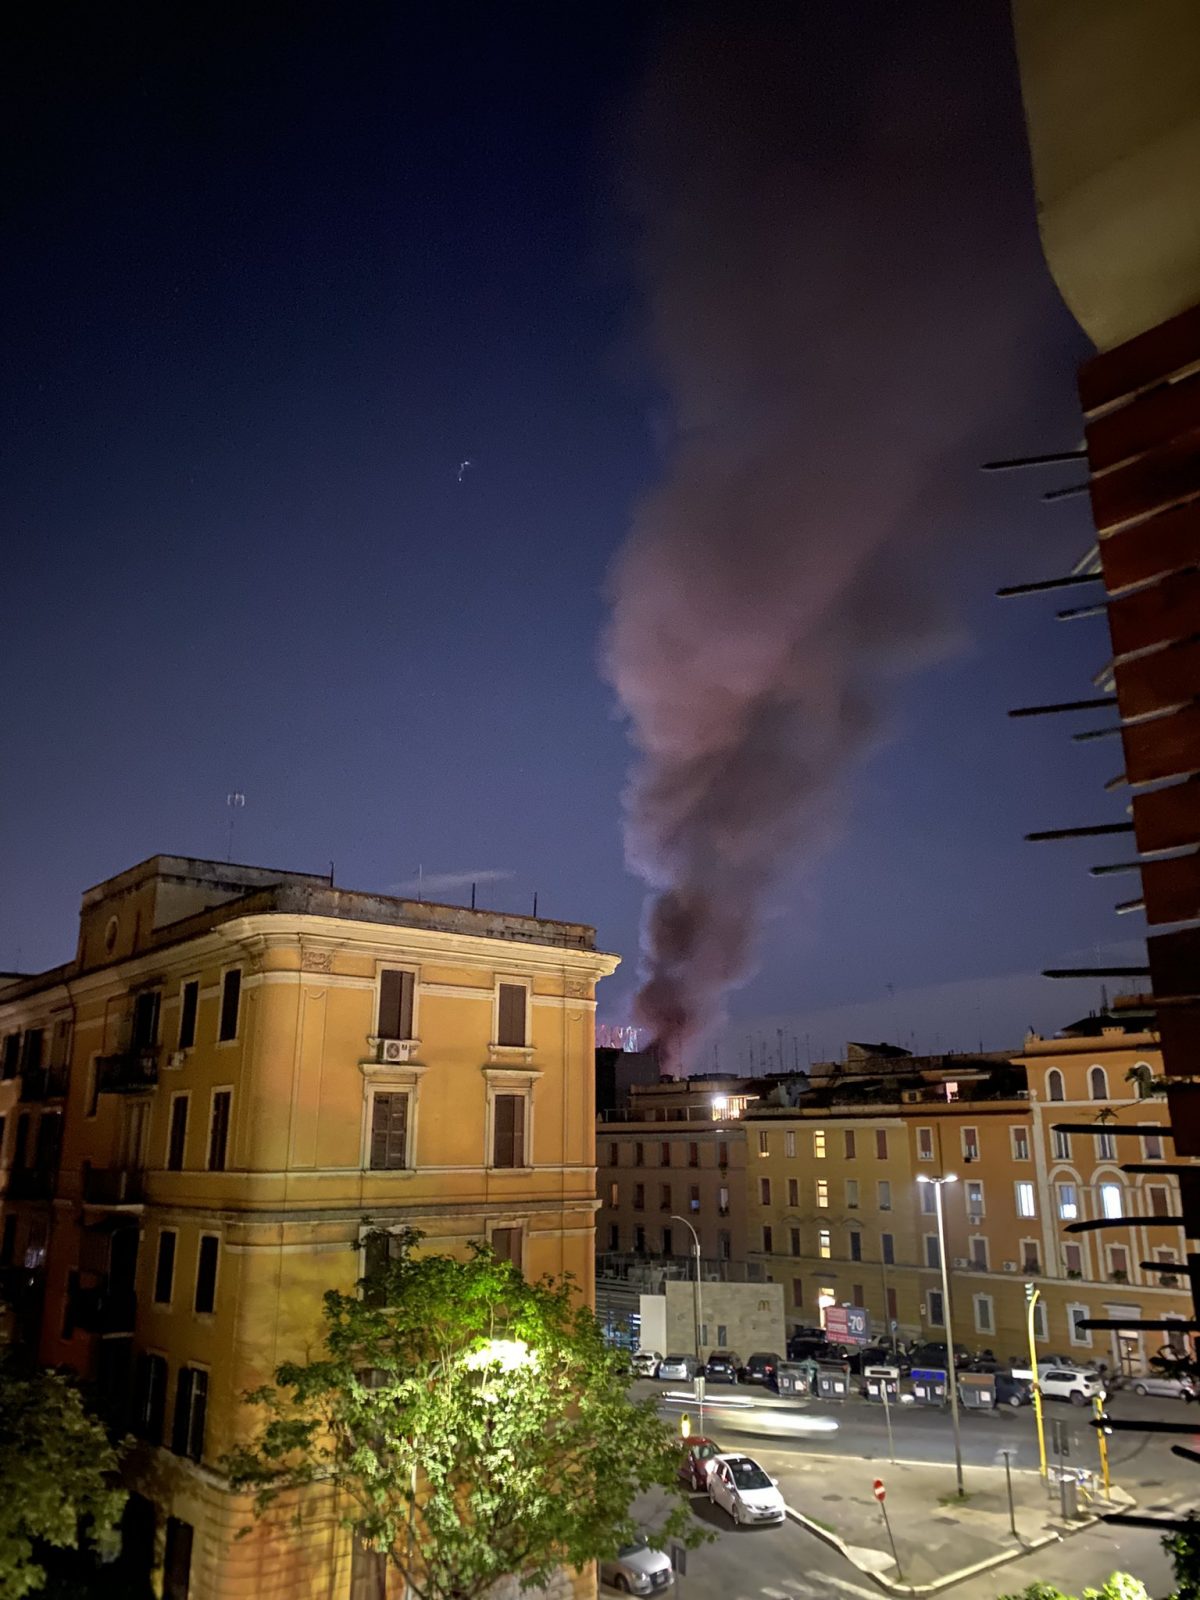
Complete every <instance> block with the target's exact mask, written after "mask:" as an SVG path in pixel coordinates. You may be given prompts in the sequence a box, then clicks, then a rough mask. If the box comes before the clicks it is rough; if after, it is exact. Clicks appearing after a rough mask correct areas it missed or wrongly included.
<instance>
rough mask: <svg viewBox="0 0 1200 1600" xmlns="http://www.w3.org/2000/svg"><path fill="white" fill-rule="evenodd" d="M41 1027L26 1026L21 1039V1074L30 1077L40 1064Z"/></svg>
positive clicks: (37, 1070)
mask: <svg viewBox="0 0 1200 1600" xmlns="http://www.w3.org/2000/svg"><path fill="white" fill-rule="evenodd" d="M42 1036H43V1030H42V1029H41V1028H26V1030H25V1034H24V1037H23V1038H22V1040H21V1076H22V1077H32V1076H33V1075H34V1073H36V1072H39V1071H40V1070H41V1066H42Z"/></svg>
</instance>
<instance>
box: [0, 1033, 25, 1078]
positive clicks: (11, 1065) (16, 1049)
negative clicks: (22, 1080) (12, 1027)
mask: <svg viewBox="0 0 1200 1600" xmlns="http://www.w3.org/2000/svg"><path fill="white" fill-rule="evenodd" d="M20 1058H21V1035H20V1034H19V1033H10V1034H8V1035H7V1036H6V1038H5V1040H4V1064H3V1067H0V1077H2V1078H3V1079H4V1080H5V1082H7V1081H8V1079H9V1078H15V1077H16V1075H17V1063H18V1061H19V1060H20Z"/></svg>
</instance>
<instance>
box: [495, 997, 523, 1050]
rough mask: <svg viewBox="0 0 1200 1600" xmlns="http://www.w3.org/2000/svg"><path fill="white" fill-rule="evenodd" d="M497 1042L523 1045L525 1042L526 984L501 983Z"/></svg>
mask: <svg viewBox="0 0 1200 1600" xmlns="http://www.w3.org/2000/svg"><path fill="white" fill-rule="evenodd" d="M496 1043H497V1044H508V1045H523V1044H524V1043H525V985H524V984H523V983H502V984H501V985H500V1025H499V1032H498V1035H497V1038H496Z"/></svg>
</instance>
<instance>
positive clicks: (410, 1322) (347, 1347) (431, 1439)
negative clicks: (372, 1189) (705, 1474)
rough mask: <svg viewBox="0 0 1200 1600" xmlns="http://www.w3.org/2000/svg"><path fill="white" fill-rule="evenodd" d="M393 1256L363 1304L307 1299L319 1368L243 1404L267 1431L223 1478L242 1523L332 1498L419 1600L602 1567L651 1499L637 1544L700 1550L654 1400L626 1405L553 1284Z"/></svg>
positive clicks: (563, 1289) (604, 1350)
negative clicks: (313, 1488)
mask: <svg viewBox="0 0 1200 1600" xmlns="http://www.w3.org/2000/svg"><path fill="white" fill-rule="evenodd" d="M397 1245H398V1246H399V1248H398V1251H397V1253H396V1254H395V1255H394V1256H392V1257H390V1258H388V1259H386V1260H385V1261H383V1262H382V1263H381V1265H380V1266H379V1267H378V1268H377V1269H376V1270H375V1271H373V1272H370V1273H368V1275H367V1277H366V1278H364V1279H363V1281H362V1283H361V1284H360V1289H361V1290H362V1293H361V1295H345V1294H340V1293H337V1292H336V1291H330V1292H329V1293H327V1294H326V1295H325V1333H324V1345H325V1349H324V1354H323V1355H322V1357H321V1358H320V1359H316V1360H311V1361H308V1362H305V1363H288V1364H286V1365H284V1366H281V1367H280V1368H279V1369H278V1371H277V1372H276V1374H275V1383H274V1384H273V1385H269V1386H268V1387H266V1388H264V1389H261V1390H258V1391H256V1392H255V1393H254V1394H252V1395H249V1396H247V1399H248V1401H249V1402H250V1403H251V1404H253V1405H256V1406H262V1407H264V1408H265V1410H266V1414H267V1419H266V1421H265V1424H264V1425H263V1426H262V1428H261V1431H260V1432H259V1434H258V1435H257V1437H256V1438H255V1439H254V1441H253V1442H252V1443H251V1444H250V1445H248V1446H245V1447H242V1448H240V1449H238V1450H235V1451H234V1452H233V1453H232V1454H231V1455H230V1456H229V1457H228V1458H227V1461H226V1466H227V1469H228V1471H229V1473H230V1477H231V1479H232V1481H233V1482H234V1484H235V1486H238V1487H250V1488H253V1489H254V1491H255V1510H256V1513H257V1514H258V1515H260V1516H261V1515H263V1514H264V1513H266V1512H267V1511H268V1509H269V1508H270V1507H271V1505H272V1503H273V1502H274V1501H275V1500H276V1498H277V1497H278V1496H279V1495H280V1493H281V1492H283V1491H284V1490H289V1489H294V1488H296V1487H302V1486H306V1485H310V1484H314V1483H325V1484H328V1485H330V1486H331V1487H332V1488H334V1489H336V1490H337V1491H338V1503H339V1504H340V1505H342V1506H348V1507H349V1510H348V1511H347V1512H346V1513H345V1514H344V1515H343V1517H342V1521H343V1524H344V1526H346V1527H348V1528H350V1529H351V1530H352V1532H353V1534H354V1537H355V1538H356V1539H358V1540H359V1541H360V1542H361V1543H362V1544H363V1545H365V1546H368V1547H370V1548H372V1549H375V1550H378V1551H381V1552H384V1553H385V1554H386V1557H387V1559H388V1560H389V1561H390V1562H391V1563H392V1565H393V1566H394V1567H395V1568H396V1569H397V1570H398V1571H399V1572H400V1573H401V1574H402V1575H403V1577H404V1578H405V1580H406V1581H407V1583H408V1584H409V1586H410V1587H411V1589H412V1591H413V1593H414V1594H415V1595H417V1596H418V1597H419V1600H473V1597H475V1596H479V1595H481V1594H483V1592H484V1591H485V1590H486V1589H488V1588H490V1587H491V1585H492V1584H494V1583H495V1582H496V1581H497V1580H498V1579H500V1578H503V1577H507V1576H510V1575H511V1576H515V1577H516V1578H518V1579H519V1580H520V1581H521V1582H522V1583H524V1584H530V1585H536V1584H539V1583H545V1582H546V1581H547V1580H548V1579H549V1578H550V1577H551V1575H552V1574H553V1573H554V1571H555V1570H556V1569H557V1568H559V1567H561V1566H569V1567H581V1566H583V1565H584V1564H585V1563H587V1562H589V1561H593V1560H595V1559H597V1558H599V1557H602V1556H605V1555H610V1554H612V1553H613V1551H614V1550H615V1549H616V1548H617V1547H618V1546H620V1545H622V1544H624V1543H627V1542H628V1541H629V1540H630V1539H631V1538H633V1537H634V1536H635V1535H636V1533H637V1532H638V1531H639V1529H638V1526H637V1522H636V1519H635V1517H634V1514H633V1503H634V1501H635V1499H636V1498H637V1496H638V1495H639V1494H642V1493H644V1492H645V1491H648V1490H651V1489H655V1488H657V1489H659V1490H662V1491H666V1496H667V1499H666V1508H665V1509H664V1511H663V1512H662V1515H661V1520H660V1522H659V1525H658V1527H657V1528H656V1529H655V1530H653V1531H652V1532H651V1535H650V1537H651V1539H652V1542H654V1543H656V1544H661V1543H663V1542H664V1541H665V1540H666V1539H667V1538H669V1537H672V1536H676V1535H681V1536H684V1537H685V1538H686V1541H687V1542H688V1543H696V1542H697V1541H698V1539H699V1538H702V1537H703V1535H702V1534H700V1533H699V1532H698V1531H692V1532H690V1533H687V1534H686V1535H685V1533H684V1530H685V1529H686V1528H687V1527H688V1524H689V1521H690V1518H689V1515H688V1512H687V1503H686V1498H685V1496H684V1495H683V1493H682V1492H681V1490H680V1489H679V1486H678V1482H677V1479H676V1468H677V1466H678V1461H679V1455H678V1447H677V1444H676V1443H675V1441H674V1439H673V1437H672V1435H671V1433H670V1431H669V1429H668V1428H667V1427H666V1425H665V1424H664V1423H663V1422H662V1421H661V1419H660V1418H659V1417H658V1415H657V1412H656V1410H655V1407H654V1403H653V1401H643V1402H635V1401H633V1400H631V1399H630V1398H629V1394H628V1384H629V1371H628V1364H627V1362H626V1360H625V1358H624V1357H622V1356H621V1355H620V1354H619V1353H617V1352H615V1351H613V1350H611V1349H609V1348H608V1347H607V1346H606V1345H605V1343H604V1340H603V1337H602V1335H601V1332H600V1327H599V1324H598V1323H597V1321H596V1319H595V1317H594V1316H593V1314H592V1313H591V1312H590V1311H589V1310H587V1309H586V1308H584V1307H581V1306H580V1305H579V1304H578V1297H577V1294H576V1292H575V1291H574V1290H573V1288H572V1286H571V1284H570V1283H569V1281H568V1282H560V1283H555V1282H554V1281H552V1280H551V1279H548V1278H547V1279H543V1280H542V1281H541V1282H538V1283H529V1282H527V1281H526V1280H525V1278H523V1277H522V1275H521V1273H520V1272H519V1271H518V1270H517V1269H516V1268H515V1267H514V1266H512V1265H511V1264H510V1263H508V1262H506V1261H499V1260H497V1259H496V1257H495V1256H494V1255H493V1254H492V1252H491V1251H490V1250H489V1249H488V1248H487V1247H486V1246H482V1245H477V1246H475V1247H473V1250H472V1254H471V1256H470V1258H469V1259H467V1260H458V1259H455V1258H453V1257H450V1256H444V1255H433V1254H428V1255H426V1254H422V1253H421V1252H420V1250H419V1248H418V1245H419V1235H416V1234H412V1233H409V1234H407V1235H405V1236H403V1237H397V1238H396V1239H394V1240H393V1241H392V1248H393V1249H396V1247H397ZM373 1253H374V1252H369V1254H373ZM692 1527H693V1529H694V1527H695V1525H694V1524H692Z"/></svg>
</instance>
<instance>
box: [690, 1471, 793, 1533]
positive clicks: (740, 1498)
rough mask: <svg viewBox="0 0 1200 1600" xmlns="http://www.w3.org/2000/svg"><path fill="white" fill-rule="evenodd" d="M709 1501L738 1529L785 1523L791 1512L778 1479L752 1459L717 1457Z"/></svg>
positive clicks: (711, 1478) (709, 1490) (709, 1477)
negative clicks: (743, 1526)
mask: <svg viewBox="0 0 1200 1600" xmlns="http://www.w3.org/2000/svg"><path fill="white" fill-rule="evenodd" d="M708 1498H709V1499H710V1500H711V1501H712V1503H713V1505H715V1506H720V1507H721V1509H722V1511H726V1512H728V1513H729V1515H730V1516H731V1517H732V1518H733V1521H734V1524H735V1525H736V1526H738V1527H740V1526H741V1525H742V1523H744V1522H782V1521H783V1519H784V1516H785V1515H786V1511H787V1508H786V1506H785V1505H784V1503H783V1496H782V1495H781V1494H780V1492H779V1486H778V1484H777V1483H776V1481H775V1479H774V1478H769V1477H768V1476H767V1474H766V1473H765V1472H764V1471H763V1469H762V1468H761V1467H760V1466H759V1464H758V1462H757V1461H755V1460H754V1459H753V1458H752V1457H751V1456H735V1455H727V1456H715V1457H714V1458H713V1462H712V1470H711V1471H710V1473H709V1475H708Z"/></svg>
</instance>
